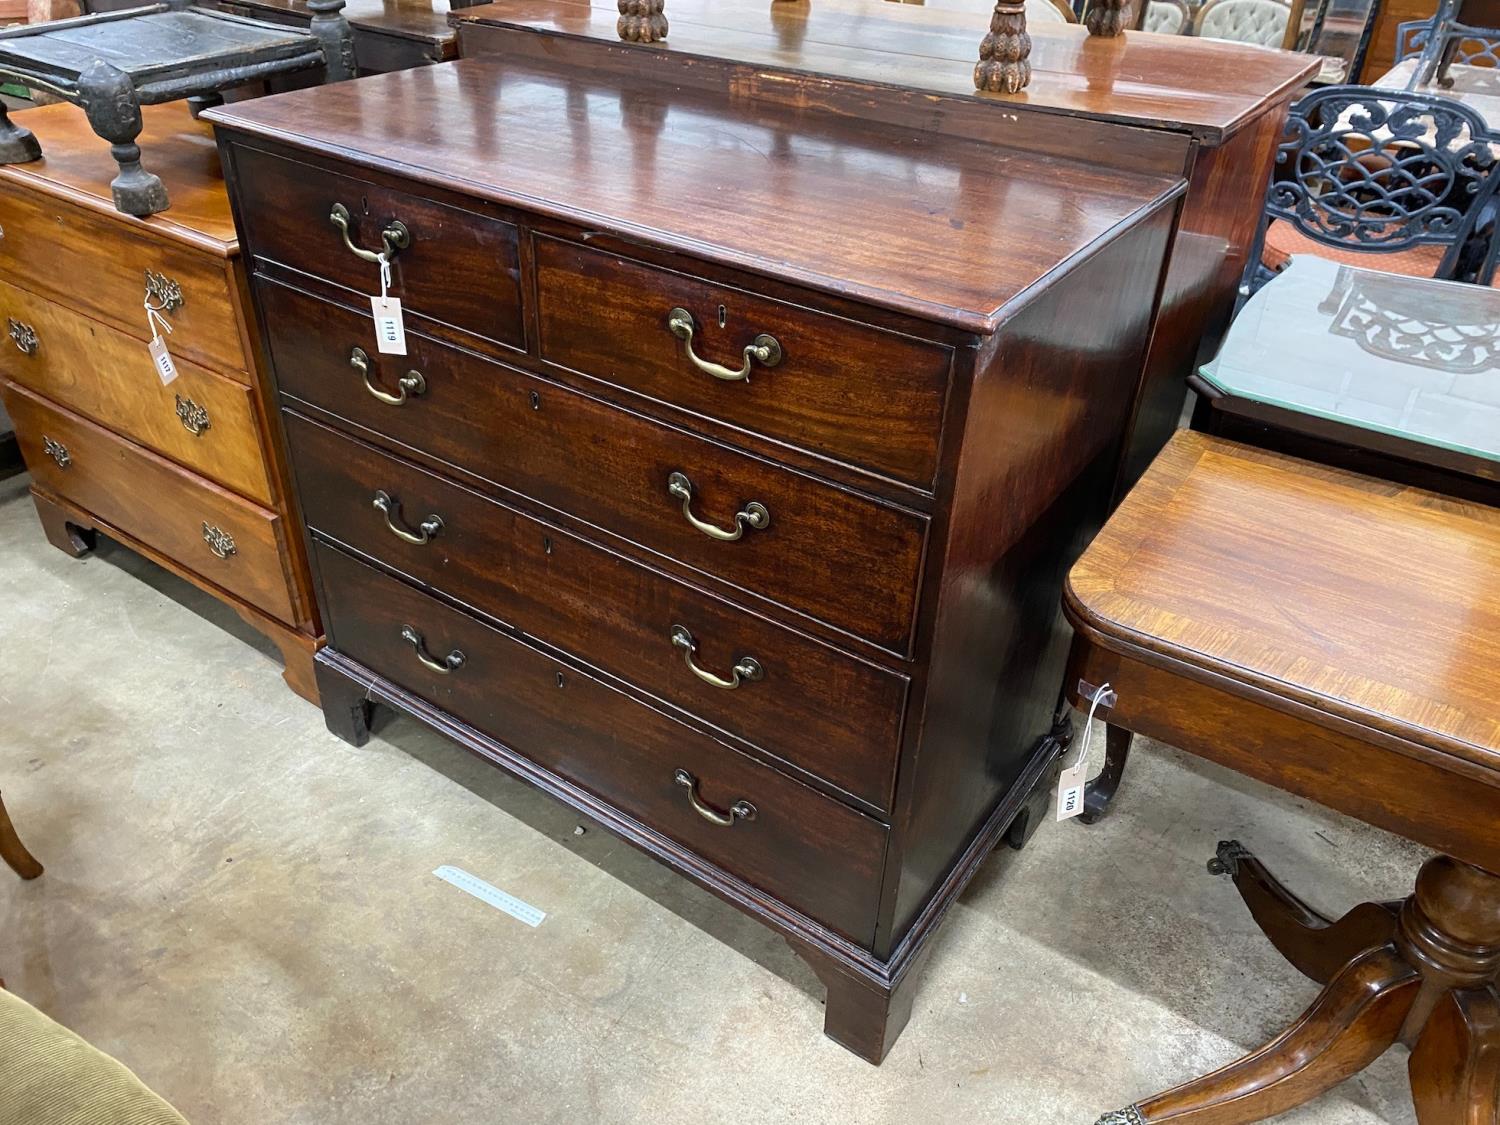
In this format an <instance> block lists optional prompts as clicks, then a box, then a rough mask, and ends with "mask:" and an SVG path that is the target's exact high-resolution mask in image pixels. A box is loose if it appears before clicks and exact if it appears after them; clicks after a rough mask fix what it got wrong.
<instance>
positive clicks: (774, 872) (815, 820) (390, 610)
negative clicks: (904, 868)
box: [315, 544, 888, 944]
mask: <svg viewBox="0 0 1500 1125" xmlns="http://www.w3.org/2000/svg"><path fill="white" fill-rule="evenodd" d="M315 553H316V561H317V568H318V573H319V576H320V580H321V583H322V587H323V594H324V596H323V599H322V601H321V604H322V606H323V607H324V609H325V611H326V618H325V624H326V625H327V626H328V633H329V640H330V644H332V646H333V647H334V648H335V649H336V650H337V651H339V652H341V653H344V654H345V655H347V656H349V657H352V658H353V659H355V660H357V661H359V662H360V663H361V664H363V665H365V666H366V667H367V668H369V669H370V670H371V671H373V672H375V673H376V674H378V675H380V676H382V677H384V678H386V679H388V680H391V681H393V682H395V683H397V684H400V685H401V686H403V687H405V688H407V689H408V690H410V691H412V692H414V693H415V694H417V695H419V696H421V697H422V698H423V699H426V700H427V701H428V702H430V703H433V704H435V705H436V706H438V707H441V708H442V709H443V710H445V711H447V712H448V713H449V714H451V715H453V716H455V717H456V718H458V719H460V720H462V721H463V722H465V723H467V724H469V725H470V726H472V727H474V728H475V729H477V730H479V731H481V732H483V733H484V734H486V735H489V736H490V737H492V738H494V739H495V740H496V741H498V742H500V743H502V744H503V745H505V746H508V747H509V748H511V749H512V750H514V751H516V752H517V753H519V754H522V755H524V756H525V757H527V758H529V759H530V760H531V761H533V762H535V763H537V764H539V765H541V766H543V767H545V768H547V769H550V770H552V771H553V772H555V773H557V774H559V775H561V776H563V777H565V778H567V779H568V780H570V781H572V782H574V783H575V784H577V785H580V786H582V787H583V788H585V789H587V790H589V791H590V792H592V793H594V794H596V795H597V796H599V797H602V798H603V799H605V800H606V801H608V802H610V803H611V804H613V805H615V806H616V807H617V808H619V809H621V810H622V811H623V812H625V813H627V814H629V815H630V816H632V817H635V818H636V819H637V820H639V821H641V822H642V823H643V824H646V825H647V826H649V827H651V828H653V829H655V830H657V831H658V832H661V833H663V834H664V835H667V836H669V837H671V838H672V839H674V840H676V841H678V842H679V843H681V844H683V845H685V846H686V847H688V848H690V849H691V850H692V851H693V852H694V853H696V854H697V855H699V856H702V857H703V858H704V859H706V860H708V861H709V862H710V863H715V864H718V865H720V866H722V867H724V868H726V869H727V870H729V871H732V872H734V874H735V875H737V876H738V877H740V878H742V879H744V880H745V881H747V882H749V883H751V884H753V885H755V886H758V887H760V888H761V889H763V890H765V891H767V892H768V893H770V894H772V895H774V896H775V897H777V898H779V899H780V900H782V901H783V902H785V903H787V904H788V905H790V906H792V907H794V908H796V909H798V910H801V911H803V912H804V913H806V914H808V915H810V916H812V917H813V918H816V919H817V920H818V921H820V922H822V923H823V924H824V925H826V926H828V927H829V928H831V929H833V930H836V931H838V932H839V933H841V934H843V935H844V936H845V937H848V938H849V939H851V940H852V941H856V942H860V943H866V944H867V943H868V942H869V941H871V940H872V938H873V935H874V926H875V911H876V904H877V899H878V892H879V887H880V877H881V872H882V868H883V865H884V861H885V851H886V842H887V836H888V831H887V829H886V828H885V827H884V826H883V825H881V824H879V823H878V822H876V821H874V820H871V819H870V818H868V817H865V816H862V815H860V814H859V813H857V812H855V811H853V810H852V809H849V808H847V807H846V806H844V805H842V804H840V803H839V802H837V801H834V800H831V799H830V798H827V797H823V796H821V795H819V794H818V793H816V792H815V791H814V790H812V789H810V788H808V787H807V786H805V785H802V784H800V783H798V782H796V781H793V780H791V779H790V778H788V777H786V776H784V775H783V774H780V773H778V772H777V771H776V770H773V769H771V768H770V767H769V766H765V765H761V764H760V763H758V762H756V761H754V760H753V759H751V758H749V757H747V756H746V755H744V754H741V753H738V752H737V751H735V750H732V749H730V748H729V747H727V746H725V745H724V744H723V743H720V742H717V741H715V740H714V739H712V738H709V737H707V736H705V735H702V734H699V733H698V732H696V731H694V730H692V729H690V728H688V727H686V726H683V725H682V724H681V723H678V722H676V721H675V720H673V719H671V718H668V717H667V716H666V715H664V714H662V713H661V712H658V711H656V710H653V709H652V708H650V707H647V706H644V705H643V704H641V703H638V702H636V701H635V700H633V699H631V698H629V697H628V696H626V695H624V694H622V693H620V692H619V691H616V690H615V689H613V688H610V687H608V686H606V685H604V684H603V683H601V682H599V681H597V680H593V679H591V678H590V677H588V676H587V675H585V674H583V673H581V672H579V671H577V670H575V669H574V668H573V667H572V666H571V665H567V664H563V663H561V662H559V661H556V660H553V659H552V658H550V657H548V656H545V655H543V654H542V653H541V652H539V651H537V650H536V649H533V648H531V647H530V646H529V645H526V644H523V643H521V642H520V641H517V640H515V639H513V638H511V637H508V636H506V635H505V634H504V633H501V632H500V631H498V630H496V629H493V628H491V627H489V626H488V625H485V624H483V623H481V622H479V621H477V620H475V619H474V618H472V617H469V616H468V615H467V614H463V613H460V612H458V611H457V610H453V609H450V608H448V607H447V606H444V605H442V604H441V603H439V602H437V601H436V600H434V599H433V598H431V597H429V596H428V595H426V594H423V593H421V592H420V591H418V590H416V589H413V588H412V587H410V586H407V585H405V584H404V583H402V582H399V581H397V580H396V579H393V578H389V577H386V576H385V575H383V574H381V573H380V572H378V571H376V570H374V569H373V568H371V567H369V566H367V565H365V564H364V563H361V562H357V561H355V560H354V559H352V558H350V557H349V556H347V555H345V554H343V553H342V552H340V551H337V550H335V549H333V548H331V547H328V546H325V545H323V544H318V545H317V546H316V547H315ZM694 801H697V802H698V803H699V804H700V805H701V807H702V809H703V812H702V813H700V812H698V811H696V810H695V808H694V804H693V802H694ZM737 807H738V808H739V809H740V813H741V814H742V815H736V813H735V812H734V811H733V810H735V809H736V808H737ZM705 814H707V815H705ZM709 816H713V817H717V818H720V819H722V820H724V821H726V822H727V823H717V822H715V821H711V820H710V819H708V817H709Z"/></svg>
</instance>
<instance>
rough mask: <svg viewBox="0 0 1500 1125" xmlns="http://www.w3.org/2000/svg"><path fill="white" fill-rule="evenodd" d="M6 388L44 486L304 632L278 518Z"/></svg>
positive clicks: (24, 446)
mask: <svg viewBox="0 0 1500 1125" xmlns="http://www.w3.org/2000/svg"><path fill="white" fill-rule="evenodd" d="M3 386H4V400H5V409H6V410H7V412H8V413H9V414H10V416H11V420H12V421H14V422H15V424H16V434H17V436H18V437H19V438H20V442H21V454H22V456H23V457H24V458H25V459H26V467H27V468H28V469H30V470H31V475H32V479H33V481H34V482H35V483H36V484H37V485H39V486H40V487H41V488H43V489H44V490H46V491H48V492H51V493H53V494H55V495H57V496H60V497H62V498H63V499H65V500H69V501H71V502H72V503H74V504H76V505H78V507H80V508H83V509H84V510H86V511H88V512H90V513H91V514H93V515H95V516H97V517H98V518H99V519H100V520H101V521H103V522H104V523H107V524H109V525H111V526H113V527H116V528H118V529H119V530H120V531H123V532H125V533H126V534H127V535H130V536H132V537H134V538H136V539H138V540H140V541H141V542H142V543H145V544H146V545H147V546H149V547H152V548H153V549H155V550H157V551H160V552H161V553H162V554H164V555H167V556H169V557H171V558H172V559H175V560H176V561H178V562H180V563H182V564H183V565H184V566H187V567H190V568H192V569H193V570H194V571H196V572H197V573H199V574H201V575H202V576H203V577H204V578H206V579H207V580H208V581H210V582H212V583H214V584H215V585H217V586H220V587H222V588H223V589H225V590H227V591H229V592H230V593H232V594H236V595H238V596H239V597H241V598H243V599H244V600H245V601H247V602H250V603H252V604H253V605H256V606H258V607H260V608H261V609H263V610H265V611H266V612H267V613H269V614H270V615H271V616H273V617H275V618H277V619H279V620H281V621H284V622H286V623H287V624H289V625H301V624H303V621H302V619H301V615H299V613H298V612H297V610H296V609H294V606H293V602H292V595H291V585H290V584H291V574H290V573H289V571H288V569H287V566H288V562H289V559H288V556H287V553H286V542H285V538H284V536H285V534H286V529H285V527H284V525H283V522H282V520H281V518H280V517H279V516H277V515H276V513H275V512H271V511H268V510H266V509H265V508H262V507H261V506H260V505H258V504H252V503H251V502H250V501H248V500H245V499H242V498H241V497H238V496H235V495H234V494H233V493H231V492H227V491H226V490H224V489H222V488H220V487H219V486H218V485H216V484H213V483H212V482H210V481H206V480H204V479H202V478H201V477H197V476H194V475H193V474H192V473H189V472H188V471H187V470H185V469H181V468H179V467H178V466H176V465H173V464H172V463H171V462H170V461H167V460H165V459H164V458H162V457H158V456H157V455H156V454H154V453H152V452H150V451H149V450H146V449H142V448H141V447H140V446H138V445H135V444H133V443H131V442H128V441H126V440H125V439H124V438H121V437H118V436H117V435H115V434H112V433H110V432H109V431H108V430H106V429H104V428H103V427H101V426H97V425H95V424H94V423H93V422H90V421H88V420H87V419H85V418H81V417H79V416H78V415H76V414H72V413H70V412H68V411H66V410H63V409H62V408H60V407H58V406H55V405H53V404H52V403H49V402H47V401H46V400H44V399H42V398H39V397H38V396H37V395H35V394H33V393H32V392H30V391H28V390H26V389H25V388H23V387H20V386H18V385H16V384H15V383H5V384H3Z"/></svg>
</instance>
